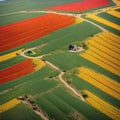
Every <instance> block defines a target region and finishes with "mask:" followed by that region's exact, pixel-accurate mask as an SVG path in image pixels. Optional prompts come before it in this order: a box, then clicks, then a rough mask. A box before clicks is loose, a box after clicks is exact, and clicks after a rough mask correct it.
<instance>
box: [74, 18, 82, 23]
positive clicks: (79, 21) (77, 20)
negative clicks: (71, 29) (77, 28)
mask: <svg viewBox="0 0 120 120" xmlns="http://www.w3.org/2000/svg"><path fill="white" fill-rule="evenodd" d="M81 22H83V20H82V19H81V18H76V19H75V23H81Z"/></svg>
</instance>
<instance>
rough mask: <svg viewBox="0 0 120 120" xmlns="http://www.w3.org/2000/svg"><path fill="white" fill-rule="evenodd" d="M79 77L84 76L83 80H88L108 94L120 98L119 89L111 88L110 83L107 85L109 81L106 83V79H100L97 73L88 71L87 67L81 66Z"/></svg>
mask: <svg viewBox="0 0 120 120" xmlns="http://www.w3.org/2000/svg"><path fill="white" fill-rule="evenodd" d="M78 77H80V78H82V79H83V80H85V81H87V82H88V83H90V84H92V85H93V86H95V87H97V88H99V89H101V90H102V91H104V92H105V93H107V94H109V95H111V96H113V97H115V98H116V99H118V100H120V93H118V92H117V91H114V90H113V89H112V86H111V88H110V87H109V85H107V84H108V83H109V82H107V83H105V80H104V81H102V80H101V79H98V76H97V74H96V75H95V74H94V75H93V74H91V73H88V70H86V69H85V68H80V69H79V74H78ZM109 84H110V83H109ZM110 85H111V84H110ZM113 88H114V86H113ZM115 88H117V87H115ZM115 88H114V89H115ZM118 90H119V89H118Z"/></svg>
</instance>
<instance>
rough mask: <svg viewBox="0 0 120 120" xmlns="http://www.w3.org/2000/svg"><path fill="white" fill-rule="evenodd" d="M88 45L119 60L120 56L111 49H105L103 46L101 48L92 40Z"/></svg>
mask: <svg viewBox="0 0 120 120" xmlns="http://www.w3.org/2000/svg"><path fill="white" fill-rule="evenodd" d="M89 45H93V46H95V47H96V48H99V49H101V50H102V51H104V52H106V53H108V54H110V55H111V56H112V57H115V58H116V59H119V60H120V54H118V53H116V52H114V51H113V50H112V49H109V48H107V47H105V46H103V45H101V44H99V43H97V42H95V41H94V40H91V41H89Z"/></svg>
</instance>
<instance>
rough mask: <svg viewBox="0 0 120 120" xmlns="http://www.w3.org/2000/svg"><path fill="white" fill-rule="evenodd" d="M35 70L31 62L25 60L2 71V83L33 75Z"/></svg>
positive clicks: (0, 81)
mask: <svg viewBox="0 0 120 120" xmlns="http://www.w3.org/2000/svg"><path fill="white" fill-rule="evenodd" d="M33 70H34V66H33V65H32V62H31V60H25V61H23V62H20V63H18V64H15V65H13V66H11V67H8V68H5V69H3V70H1V73H0V76H1V80H0V83H4V82H8V81H10V80H14V79H17V78H19V77H22V76H24V75H27V74H29V73H31V72H32V71H33Z"/></svg>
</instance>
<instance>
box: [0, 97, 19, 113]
mask: <svg viewBox="0 0 120 120" xmlns="http://www.w3.org/2000/svg"><path fill="white" fill-rule="evenodd" d="M20 103H21V101H19V100H17V99H16V98H14V99H12V100H10V101H8V102H6V103H4V104H2V105H1V106H0V112H5V111H7V110H10V109H12V108H14V107H15V106H16V105H18V104H20Z"/></svg>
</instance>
